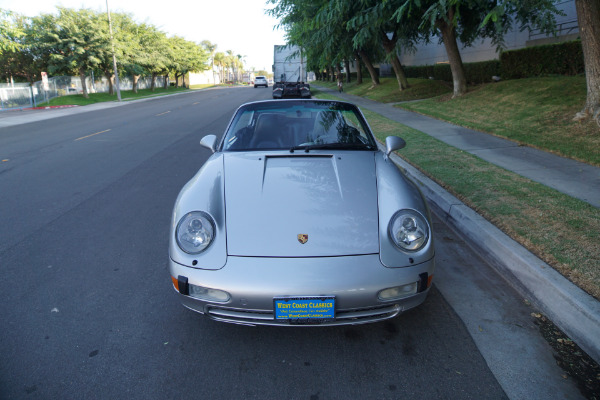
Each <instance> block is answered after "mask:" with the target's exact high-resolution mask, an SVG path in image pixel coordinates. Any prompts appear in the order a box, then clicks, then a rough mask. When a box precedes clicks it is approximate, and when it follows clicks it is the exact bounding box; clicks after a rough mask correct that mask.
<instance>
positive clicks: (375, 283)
mask: <svg viewBox="0 0 600 400" xmlns="http://www.w3.org/2000/svg"><path fill="white" fill-rule="evenodd" d="M200 144H201V145H202V146H204V147H206V148H208V149H210V150H211V151H212V152H213V154H212V156H211V157H210V158H209V159H208V160H207V161H206V163H205V164H204V165H203V166H202V168H201V169H200V170H199V171H198V173H197V174H196V175H195V176H194V177H193V178H192V179H191V180H190V181H189V182H188V183H187V184H186V185H185V186H184V187H183V189H182V190H181V192H180V193H179V196H178V198H177V201H176V203H175V208H174V211H173V214H172V216H173V217H172V218H173V219H172V224H171V233H170V248H169V256H170V258H169V269H170V274H171V277H172V283H173V287H174V288H175V290H176V291H177V292H178V293H179V296H180V298H181V301H182V303H183V305H184V306H185V307H187V308H189V309H191V310H194V311H197V312H199V313H201V314H205V315H206V316H208V317H210V318H212V319H214V320H218V321H225V322H231V323H238V324H245V325H294V326H295V325H301V326H304V325H313V324H320V325H344V324H363V323H368V322H375V321H380V320H385V319H388V318H393V317H395V316H396V315H398V314H400V313H401V312H403V311H406V310H408V309H411V308H413V307H416V306H418V305H419V304H421V303H422V302H423V301H424V300H425V298H426V296H427V294H428V292H429V288H430V286H431V282H432V278H433V273H434V264H435V262H434V259H435V257H434V255H435V252H434V243H433V236H432V230H431V227H432V224H431V219H430V214H429V209H428V206H427V204H426V202H425V200H424V198H423V196H422V195H421V193H420V192H419V190H418V189H417V187H416V186H415V184H414V183H413V182H411V181H410V180H409V179H408V178H407V177H406V176H405V175H404V174H403V173H402V172H401V171H400V170H399V169H398V168H397V167H396V165H395V164H394V163H393V162H392V161H391V159H390V158H389V154H390V153H391V152H393V151H395V150H399V149H401V148H403V147H404V146H405V142H404V140H402V139H401V138H399V137H395V136H390V137H388V138H387V139H386V149H385V151H384V152H382V151H380V150H379V149H378V145H377V142H376V140H375V139H374V137H373V134H372V133H371V130H370V128H369V126H368V124H367V122H366V120H365V118H364V116H363V115H362V113H361V112H360V111H359V109H358V108H357V107H356V106H354V105H353V104H350V103H345V102H337V101H322V100H302V99H298V100H278V101H273V100H271V101H262V102H254V103H248V104H244V105H242V106H241V107H240V108H239V109H238V110H237V111H236V112H235V114H234V115H233V118H232V120H231V122H230V123H229V126H228V127H227V129H226V131H225V134H224V135H223V137H222V139H220V140H218V139H217V137H216V136H215V135H208V136H205V137H204V138H203V139H202V140H201V141H200Z"/></svg>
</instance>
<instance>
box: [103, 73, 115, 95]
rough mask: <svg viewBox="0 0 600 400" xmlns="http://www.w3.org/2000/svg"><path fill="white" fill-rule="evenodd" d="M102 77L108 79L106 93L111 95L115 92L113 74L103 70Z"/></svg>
mask: <svg viewBox="0 0 600 400" xmlns="http://www.w3.org/2000/svg"><path fill="white" fill-rule="evenodd" d="M104 77H105V78H106V80H107V81H108V94H110V95H111V96H112V95H114V94H115V88H114V86H113V74H112V72H110V71H106V70H105V71H104Z"/></svg>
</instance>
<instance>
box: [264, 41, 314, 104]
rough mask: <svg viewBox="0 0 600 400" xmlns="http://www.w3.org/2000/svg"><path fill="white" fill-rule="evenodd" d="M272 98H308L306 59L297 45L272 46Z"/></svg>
mask: <svg viewBox="0 0 600 400" xmlns="http://www.w3.org/2000/svg"><path fill="white" fill-rule="evenodd" d="M273 79H274V80H275V84H274V85H273V98H274V99H280V98H283V97H292V96H293V97H303V98H310V97H311V95H310V86H309V85H308V83H306V81H307V71H306V59H305V58H304V55H303V53H302V49H301V48H299V47H297V46H287V45H286V46H278V45H276V46H275V47H274V53H273Z"/></svg>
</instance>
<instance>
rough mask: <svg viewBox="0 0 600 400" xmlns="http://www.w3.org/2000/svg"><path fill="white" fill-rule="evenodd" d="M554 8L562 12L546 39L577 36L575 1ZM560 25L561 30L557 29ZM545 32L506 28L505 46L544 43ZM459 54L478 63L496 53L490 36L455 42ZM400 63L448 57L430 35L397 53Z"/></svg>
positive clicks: (432, 61) (438, 60) (444, 60)
mask: <svg viewBox="0 0 600 400" xmlns="http://www.w3.org/2000/svg"><path fill="white" fill-rule="evenodd" d="M557 8H559V9H560V10H562V11H563V12H564V13H565V15H564V16H557V17H556V22H557V24H558V28H559V33H558V36H559V38H557V39H556V40H553V39H552V38H550V41H560V40H561V39H562V40H571V39H575V38H576V37H577V34H578V32H579V30H578V29H577V28H576V25H577V24H576V21H577V13H576V12H575V1H574V0H568V1H563V2H561V3H559V4H557ZM561 28H562V30H561ZM548 39H549V38H548V37H547V36H545V35H539V34H536V32H532V35H531V37H530V33H529V31H528V30H525V31H522V32H520V31H519V29H518V28H517V29H513V30H511V31H509V32H508V33H507V34H506V35H505V37H504V42H505V46H506V47H505V49H506V50H514V49H520V48H523V47H526V46H533V45H536V44H542V43H544V42H548ZM458 46H459V49H460V55H461V58H462V61H463V62H478V61H487V60H493V59H498V58H499V56H500V54H499V53H498V52H497V51H496V46H494V45H492V43H491V40H490V39H485V40H480V41H476V42H475V43H474V44H473V46H470V47H464V46H463V45H462V44H461V43H459V44H458ZM400 62H401V63H402V65H409V66H410V65H433V64H437V63H447V62H448V56H447V55H446V49H445V48H444V44H443V43H439V41H438V39H437V38H433V40H432V42H431V43H429V44H419V45H417V49H416V51H415V52H412V53H411V52H403V53H401V55H400Z"/></svg>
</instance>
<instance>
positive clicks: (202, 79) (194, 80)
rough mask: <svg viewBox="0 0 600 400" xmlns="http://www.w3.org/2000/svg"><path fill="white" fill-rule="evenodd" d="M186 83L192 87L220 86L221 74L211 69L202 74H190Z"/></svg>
mask: <svg viewBox="0 0 600 400" xmlns="http://www.w3.org/2000/svg"><path fill="white" fill-rule="evenodd" d="M186 83H189V84H190V85H207V84H210V85H218V84H220V83H221V81H220V80H219V73H218V72H217V71H212V70H210V69H209V70H207V71H202V72H190V73H188V77H187V78H186Z"/></svg>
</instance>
